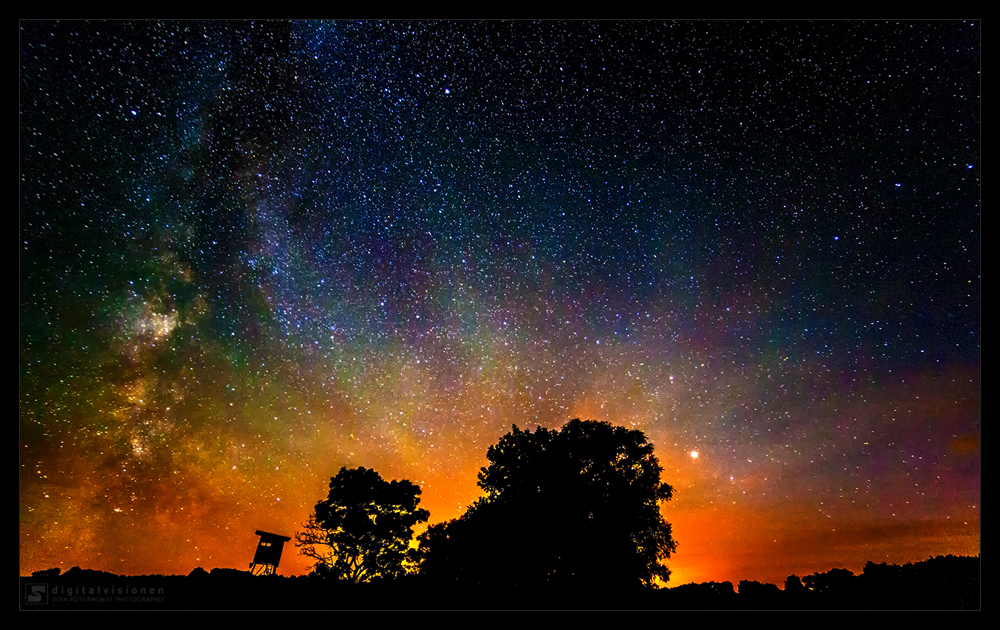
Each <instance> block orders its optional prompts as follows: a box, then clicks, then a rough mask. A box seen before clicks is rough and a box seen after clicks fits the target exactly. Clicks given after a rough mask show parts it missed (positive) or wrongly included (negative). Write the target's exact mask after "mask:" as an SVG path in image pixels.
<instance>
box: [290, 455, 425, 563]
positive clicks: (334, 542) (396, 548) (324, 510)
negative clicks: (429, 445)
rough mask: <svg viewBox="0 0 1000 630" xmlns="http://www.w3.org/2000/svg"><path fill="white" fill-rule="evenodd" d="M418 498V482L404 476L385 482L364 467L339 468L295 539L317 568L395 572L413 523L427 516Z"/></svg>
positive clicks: (403, 556)
mask: <svg viewBox="0 0 1000 630" xmlns="http://www.w3.org/2000/svg"><path fill="white" fill-rule="evenodd" d="M419 503H420V487H419V486H417V485H415V484H413V483H411V482H409V481H407V480H405V479H404V480H403V481H392V482H387V481H384V480H383V479H382V477H381V476H379V474H378V473H377V472H375V471H374V470H370V469H368V468H355V469H350V470H349V469H347V468H341V469H340V472H339V473H337V476H336V477H333V478H331V479H330V493H329V495H328V496H327V498H326V499H325V500H323V501H320V502H319V503H317V504H316V510H315V511H314V512H313V514H312V515H311V516H310V517H309V522H308V523H306V524H305V531H302V532H297V533H296V534H295V545H296V546H297V547H299V548H300V553H302V554H303V555H305V556H308V557H310V558H313V559H314V560H316V564H315V565H314V571H315V572H316V573H319V574H323V575H331V576H334V577H337V578H339V579H344V580H350V581H352V582H367V581H371V580H373V579H376V578H395V577H398V576H400V575H401V574H402V573H403V572H404V566H403V565H404V561H405V559H406V553H407V549H408V547H409V544H410V540H411V539H412V538H413V526H414V525H416V524H417V523H423V522H426V521H427V519H428V517H429V516H430V514H429V512H428V511H427V510H423V509H419V508H418V507H417V505H418V504H419Z"/></svg>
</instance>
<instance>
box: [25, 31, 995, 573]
mask: <svg viewBox="0 0 1000 630" xmlns="http://www.w3.org/2000/svg"><path fill="white" fill-rule="evenodd" d="M980 37H981V29H980V24H979V23H978V22H960V21H935V22H891V23H888V22H844V21H837V22H815V23H814V22H726V21H720V22H587V21H571V22H559V21H555V22H530V21H520V22H502V21H486V22H474V21H464V22H422V21H416V22H364V21H357V22H351V21H348V22H293V23H287V22H204V23H203V22H189V21H187V22H79V21H71V22H59V23H55V22H43V21H26V22H21V24H20V62H21V73H20V95H19V96H20V99H19V101H20V182H19V183H20V197H19V200H20V232H19V243H18V245H19V256H20V295H19V308H20V343H19V367H20V388H19V447H18V448H19V467H20V468H19V474H20V567H21V573H22V574H26V573H28V572H30V571H34V570H38V569H44V568H48V567H52V566H59V567H62V568H63V569H64V570H65V569H67V568H69V567H71V566H74V565H79V566H81V567H84V568H93V569H102V570H107V571H113V572H116V573H121V574H140V573H184V574H186V573H188V572H190V571H191V570H192V569H193V568H194V567H196V566H203V567H206V568H212V567H235V568H241V569H245V568H246V566H247V564H248V563H249V561H250V559H251V556H252V552H253V547H254V545H255V542H256V538H255V536H254V534H253V533H254V531H255V530H257V529H264V530H267V531H273V532H277V533H281V534H284V535H291V534H293V533H294V532H295V531H296V530H297V529H298V530H301V528H302V523H304V522H305V521H306V519H307V517H308V515H309V513H310V512H311V510H312V507H313V506H314V505H315V503H316V501H318V500H320V499H322V498H324V496H325V492H326V485H327V482H328V481H329V478H330V477H331V476H332V475H334V474H336V472H337V471H338V470H339V469H340V467H341V466H348V467H354V466H366V467H370V468H375V469H376V470H377V471H378V472H379V473H380V474H381V475H382V476H383V477H385V478H389V479H392V478H395V479H404V478H405V479H410V480H412V481H414V482H415V483H418V484H419V485H420V486H421V487H422V489H423V495H422V499H423V501H422V506H423V507H425V508H427V509H429V510H430V512H431V522H432V523H434V522H439V521H442V520H446V519H450V518H455V517H457V516H458V515H460V514H461V513H462V510H463V509H464V507H465V506H467V505H468V504H469V503H471V502H472V501H473V500H474V499H475V498H476V497H477V496H479V491H478V488H477V487H476V472H477V470H478V468H479V467H480V466H483V465H485V463H486V459H485V454H486V449H487V448H488V447H489V445H490V444H492V443H494V442H495V441H496V440H497V439H498V438H499V437H500V436H501V435H503V434H504V433H506V432H508V431H510V429H511V426H512V425H514V424H516V425H518V426H519V427H521V428H529V429H533V428H534V427H535V426H539V425H540V426H545V427H550V428H555V427H559V426H561V425H562V424H563V423H565V422H566V421H567V420H569V419H571V418H577V417H579V418H583V419H595V420H606V421H610V422H613V423H615V424H620V425H624V426H628V427H634V428H638V429H641V430H643V431H644V432H645V433H646V435H647V436H648V437H649V439H650V440H651V441H652V442H653V444H654V445H655V447H656V454H657V456H658V457H659V459H660V461H661V463H662V464H663V467H664V469H665V470H664V478H663V480H664V481H665V482H667V483H670V484H671V485H673V486H674V488H675V494H674V499H673V500H672V501H670V502H669V503H667V504H665V506H664V508H663V514H664V516H665V518H666V519H667V520H668V521H670V522H671V523H673V525H674V535H675V538H676V539H677V541H678V543H679V546H678V550H677V553H676V554H675V556H674V557H673V558H672V559H671V561H670V562H669V566H670V567H671V570H672V571H673V578H672V580H671V584H680V583H684V582H688V581H693V580H694V581H708V580H716V581H721V580H731V581H734V582H735V581H737V580H740V579H744V578H746V579H759V580H767V581H772V582H779V583H780V581H782V580H783V579H784V577H785V576H787V575H789V574H791V573H799V574H808V573H812V572H814V571H825V570H828V569H830V568H833V567H845V568H849V569H851V570H853V571H858V570H860V568H861V567H862V566H863V564H864V562H865V561H867V560H873V561H876V562H881V561H888V562H898V563H901V562H906V561H918V560H923V559H926V557H928V556H929V555H936V554H941V553H955V554H977V553H979V545H980V519H979V501H980V493H981V488H980V442H979V436H980V414H981V411H980V397H981V390H980V382H981V381H980V326H981V324H980V308H981V303H980V256H981V253H980V171H979V167H980V136H981V129H980V117H981V114H980V112H981V109H980V81H981V79H980V73H979V68H980V63H981V58H980ZM692 451H697V453H698V457H692V455H691V453H692ZM306 569H307V562H306V560H305V559H304V558H301V557H298V556H296V555H295V553H294V549H289V550H286V552H285V558H284V559H283V561H282V565H281V568H280V569H279V571H280V572H282V573H285V574H289V573H301V572H304V571H305V570H306Z"/></svg>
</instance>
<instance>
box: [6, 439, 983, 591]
mask: <svg viewBox="0 0 1000 630" xmlns="http://www.w3.org/2000/svg"><path fill="white" fill-rule="evenodd" d="M487 459H488V460H489V465H488V466H486V467H484V468H482V469H481V470H480V472H479V483H478V485H479V487H480V488H481V489H482V490H483V492H484V495H483V496H482V497H481V498H479V499H477V500H476V501H475V502H474V503H473V504H472V505H471V506H470V507H469V508H468V509H467V510H466V511H465V513H464V514H462V515H461V516H460V517H458V518H456V519H453V520H451V521H447V522H443V523H437V524H435V525H432V526H430V527H429V528H428V529H427V530H426V531H425V532H424V533H423V534H421V535H420V536H419V538H418V539H417V542H418V544H417V545H416V546H413V545H412V544H411V543H412V540H413V528H414V526H416V525H418V524H420V523H423V522H427V520H428V518H429V513H428V512H427V510H424V509H422V508H420V507H419V503H420V493H421V490H420V487H419V486H417V485H416V484H414V483H412V482H410V481H408V480H402V481H396V480H392V481H386V480H384V479H382V477H381V476H380V475H379V474H378V473H377V472H375V471H374V470H371V469H367V468H356V469H347V468H341V470H340V472H338V473H337V475H335V476H334V477H332V478H331V479H330V484H329V492H328V494H327V497H326V498H325V499H323V500H321V501H319V502H318V503H317V504H316V506H315V509H314V510H313V513H312V514H311V515H310V516H309V518H308V521H307V522H306V523H305V524H304V525H303V527H304V531H301V532H297V533H296V535H295V540H296V543H295V544H296V546H297V547H298V549H299V553H301V554H302V555H304V556H306V557H308V558H310V559H312V560H313V561H314V565H313V571H312V573H311V574H310V575H308V576H300V577H281V576H280V575H256V576H255V575H252V574H251V573H250V572H247V571H237V570H235V569H213V570H212V571H211V573H209V572H206V571H204V570H203V569H201V568H198V569H195V570H194V571H192V572H191V573H190V574H189V575H187V576H162V575H160V576H139V577H119V576H115V575H112V574H108V573H102V572H100V571H89V570H85V569H80V568H79V567H74V568H73V569H70V570H69V571H67V572H66V573H64V574H63V573H61V572H60V571H59V570H58V569H51V570H49V571H41V572H37V573H34V574H32V576H31V577H30V578H22V580H21V581H22V600H21V601H22V608H24V609H45V608H53V607H54V608H74V609H76V608H97V609H108V608H112V609H113V608H144V609H220V608H221V609H226V608H250V609H302V608H312V609H328V608H334V609H386V608H391V609H426V608H441V609H638V608H647V609H794V608H809V609H817V608H818V609H844V608H846V609H852V608H853V609H885V608H889V609H922V608H941V609H970V608H972V609H974V608H979V603H980V597H979V557H978V556H977V557H975V558H968V557H964V558H963V557H955V556H944V557H937V558H931V559H930V560H927V561H925V562H921V563H917V564H906V565H903V566H901V567H900V566H896V565H886V564H874V563H868V565H866V566H865V568H864V571H863V572H862V573H861V574H860V575H854V574H853V573H851V572H850V571H848V570H847V569H838V568H835V569H831V570H829V571H827V572H825V573H814V574H812V575H807V576H805V577H802V578H800V577H799V576H796V575H790V576H788V578H787V579H786V580H785V584H784V588H783V589H779V588H778V587H777V586H776V585H774V584H761V583H759V582H752V581H742V582H740V584H739V585H738V589H734V588H733V585H732V584H731V583H729V582H721V583H715V582H709V583H707V584H686V585H683V586H679V587H675V588H657V585H658V584H662V583H666V582H667V581H668V580H669V578H670V570H669V569H668V567H667V565H666V560H668V559H669V558H670V557H671V554H673V553H674V552H675V551H676V549H677V542H676V541H674V539H673V536H672V530H671V526H670V524H669V523H667V522H666V521H665V520H664V519H663V517H662V515H661V512H660V504H661V503H663V502H665V501H668V500H669V499H670V498H671V496H672V494H673V488H671V487H670V486H669V485H668V484H666V483H663V482H662V481H661V479H660V475H661V473H662V468H661V467H660V464H659V462H658V461H657V459H656V457H655V456H654V454H653V445H652V444H650V443H649V442H648V441H647V439H646V436H645V435H644V434H643V433H642V431H638V430H635V429H627V428H625V427H618V426H613V425H611V424H609V423H606V422H595V421H581V420H571V421H569V422H568V423H567V424H566V425H565V426H563V427H562V428H561V429H559V430H549V429H544V428H541V427H538V428H537V429H536V430H535V431H534V432H531V431H522V430H520V429H518V428H517V426H514V427H513V428H512V431H511V432H510V433H508V434H506V435H504V436H503V437H501V438H500V440H499V441H498V442H497V444H495V445H493V446H491V447H490V448H489V450H488V451H487ZM258 533H259V532H258ZM269 535H271V534H269ZM277 538H279V539H281V538H282V537H281V536H277ZM283 540H288V539H287V538H283ZM249 551H250V550H248V553H249ZM277 563H278V560H277V555H275V559H274V560H273V564H275V565H276V564H277Z"/></svg>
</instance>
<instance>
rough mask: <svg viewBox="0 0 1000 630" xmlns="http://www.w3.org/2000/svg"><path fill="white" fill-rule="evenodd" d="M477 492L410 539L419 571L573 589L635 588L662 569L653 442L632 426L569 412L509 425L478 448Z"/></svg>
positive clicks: (667, 547) (662, 488)
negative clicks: (562, 418)
mask: <svg viewBox="0 0 1000 630" xmlns="http://www.w3.org/2000/svg"><path fill="white" fill-rule="evenodd" d="M487 457H488V459H489V461H490V464H489V466H487V467H485V468H483V469H482V470H481V471H480V473H479V486H480V487H481V488H482V489H483V490H484V491H485V493H486V494H485V496H484V497H482V498H481V499H479V500H478V501H476V503H474V504H473V505H472V506H471V507H470V508H469V510H467V511H466V513H465V514H464V515H463V516H462V517H460V518H459V519H456V520H454V521H450V522H448V523H441V524H438V525H435V526H432V527H431V528H429V529H428V531H427V532H425V533H424V534H422V535H421V537H420V542H421V545H420V549H419V551H418V552H417V555H418V557H419V559H420V561H421V563H422V565H421V573H422V574H424V575H425V576H427V577H428V578H429V579H437V580H443V581H445V582H449V583H452V584H454V585H456V586H463V585H464V586H475V587H480V588H482V587H487V588H490V589H503V590H510V589H514V590H521V591H531V590H535V589H542V590H546V591H558V590H563V591H569V590H572V591H573V592H580V591H581V590H591V589H600V590H602V591H606V590H607V589H622V588H626V589H628V588H637V587H640V586H641V585H650V584H652V583H654V582H655V581H656V580H657V579H660V580H663V581H666V580H667V579H669V576H670V571H669V569H668V568H667V567H666V566H665V565H664V564H663V561H664V560H666V559H667V558H669V557H670V554H671V553H672V552H673V551H674V550H675V548H676V543H675V542H674V540H673V537H672V535H671V529H670V524H669V523H667V522H666V521H664V520H663V517H662V516H661V514H660V503H661V502H663V501H666V500H668V499H670V496H671V493H672V488H671V487H670V486H669V485H667V484H665V483H662V482H661V481H660V473H661V472H662V469H661V468H660V465H659V462H658V461H657V459H656V457H655V456H654V455H653V446H652V445H651V444H649V443H648V442H647V440H646V436H645V435H644V434H643V433H642V432H641V431H637V430H630V429H626V428H624V427H616V426H612V425H610V424H608V423H606V422H594V421H586V422H582V421H580V420H571V421H570V422H569V423H567V424H566V425H565V426H564V427H563V428H562V429H561V430H559V431H551V430H548V429H543V428H538V429H537V430H536V431H535V432H534V433H531V432H530V431H521V430H520V429H518V428H517V427H516V426H514V427H513V430H512V431H511V432H510V433H508V434H507V435H505V436H503V437H502V438H501V439H500V441H499V442H498V443H497V444H496V445H494V446H491V447H490V449H489V451H488V452H487Z"/></svg>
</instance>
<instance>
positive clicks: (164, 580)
mask: <svg viewBox="0 0 1000 630" xmlns="http://www.w3.org/2000/svg"><path fill="white" fill-rule="evenodd" d="M980 568H981V562H980V557H979V556H952V555H948V556H937V557H932V558H929V559H928V560H924V561H922V562H916V563H906V564H904V565H902V566H900V565H896V564H886V563H881V564H876V563H874V562H869V563H868V564H866V565H865V567H864V569H863V570H862V572H861V573H860V574H858V575H855V574H853V573H852V572H851V571H849V570H847V569H836V568H835V569H831V570H829V571H826V572H823V573H814V574H812V575H807V576H804V577H802V578H799V577H798V576H795V575H792V576H789V577H788V579H786V580H785V585H784V588H783V589H781V588H778V586H777V585H775V584H763V583H760V582H756V581H749V580H744V581H741V582H740V583H739V584H738V585H737V587H734V586H733V584H732V583H731V582H706V583H700V584H694V583H692V584H684V585H681V586H675V587H672V588H659V589H653V588H640V589H637V590H634V591H628V592H626V591H621V590H619V591H616V592H608V593H605V594H603V595H602V594H600V593H594V592H593V591H591V590H588V591H585V592H581V593H580V594H579V596H578V597H572V596H571V595H569V594H567V593H565V592H563V593H559V594H558V595H555V596H549V595H545V594H538V595H537V596H536V597H525V598H516V599H511V598H508V597H506V596H503V595H497V594H491V593H489V592H472V591H471V590H469V589H452V590H441V589H440V588H439V587H438V586H437V585H435V584H434V583H433V582H430V581H428V580H426V579H423V578H421V576H420V575H405V576H402V577H400V578H397V579H394V580H383V581H374V582H364V583H352V582H348V581H344V580H332V579H329V578H325V577H322V576H319V575H304V576H290V577H288V576H281V575H269V576H254V575H252V574H251V573H250V572H249V571H238V570H236V569H212V571H211V572H207V571H205V570H204V569H202V568H200V567H199V568H196V569H195V570H193V571H192V572H191V573H190V574H188V575H186V576H184V575H180V576H178V575H144V576H133V577H129V576H118V575H114V574H112V573H106V572H103V571H92V570H87V569H80V568H79V567H73V568H72V569H70V570H68V571H66V572H64V573H63V572H60V570H59V569H49V570H47V571H36V572H35V573H33V574H32V575H31V576H30V577H21V579H20V581H21V593H22V595H21V598H20V603H21V606H20V607H21V610H52V609H63V610H81V609H82V610H87V609H90V610H107V609H142V610H219V609H240V610H296V609H298V610H302V609H311V610H330V609H334V610H433V609H447V610H471V609H484V610H485V609H504V610H524V609H567V608H568V609H583V610H609V609H619V610H620V609H625V610H639V609H646V610H845V609H846V610H979V609H980V608H981V596H980ZM39 587H44V588H39ZM33 593H34V594H36V599H37V598H38V597H43V598H44V601H35V602H28V601H26V600H27V596H28V595H30V594H33Z"/></svg>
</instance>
